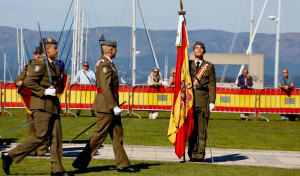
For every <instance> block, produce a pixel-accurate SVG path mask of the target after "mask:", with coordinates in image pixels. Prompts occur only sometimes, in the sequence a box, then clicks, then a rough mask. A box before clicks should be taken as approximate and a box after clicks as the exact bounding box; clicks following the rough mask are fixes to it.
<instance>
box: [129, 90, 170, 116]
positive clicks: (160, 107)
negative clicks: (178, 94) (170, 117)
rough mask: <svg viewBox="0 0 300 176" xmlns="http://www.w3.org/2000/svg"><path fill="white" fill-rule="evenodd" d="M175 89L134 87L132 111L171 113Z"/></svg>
mask: <svg viewBox="0 0 300 176" xmlns="http://www.w3.org/2000/svg"><path fill="white" fill-rule="evenodd" d="M173 94H174V88H173V87H157V88H156V87H152V86H143V85H141V86H134V87H133V89H132V103H131V106H132V111H134V110H139V111H149V110H155V111H171V110H172V103H173Z"/></svg>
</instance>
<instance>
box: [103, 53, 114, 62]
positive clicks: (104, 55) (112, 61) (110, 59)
mask: <svg viewBox="0 0 300 176" xmlns="http://www.w3.org/2000/svg"><path fill="white" fill-rule="evenodd" d="M104 57H106V58H107V59H108V60H109V61H110V62H113V61H112V60H111V58H109V57H108V56H105V55H104Z"/></svg>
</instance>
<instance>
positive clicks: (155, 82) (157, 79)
mask: <svg viewBox="0 0 300 176" xmlns="http://www.w3.org/2000/svg"><path fill="white" fill-rule="evenodd" d="M148 85H149V86H154V87H157V88H158V87H160V86H161V85H162V79H161V76H160V74H159V69H158V68H154V69H153V71H152V73H151V74H150V75H149V76H148ZM157 116H158V112H157V111H149V119H156V118H157Z"/></svg>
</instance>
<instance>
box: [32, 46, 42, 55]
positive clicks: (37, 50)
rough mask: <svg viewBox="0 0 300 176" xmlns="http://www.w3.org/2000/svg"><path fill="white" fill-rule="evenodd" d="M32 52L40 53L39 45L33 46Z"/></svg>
mask: <svg viewBox="0 0 300 176" xmlns="http://www.w3.org/2000/svg"><path fill="white" fill-rule="evenodd" d="M33 53H34V54H36V53H39V54H41V50H40V47H35V48H34V49H33Z"/></svg>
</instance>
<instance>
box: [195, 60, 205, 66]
mask: <svg viewBox="0 0 300 176" xmlns="http://www.w3.org/2000/svg"><path fill="white" fill-rule="evenodd" d="M194 61H195V65H197V62H200V64H199V65H201V64H202V63H203V61H204V59H201V60H200V61H197V60H196V59H195V60H194Z"/></svg>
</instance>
